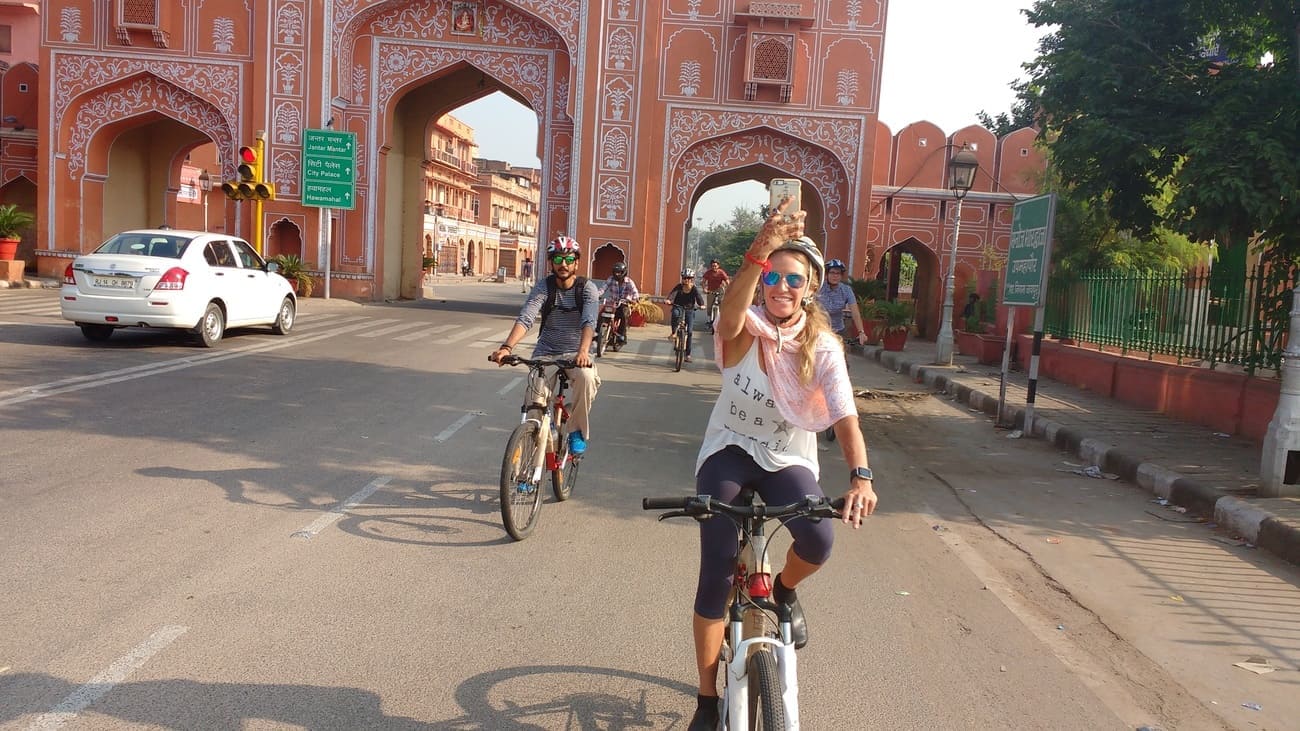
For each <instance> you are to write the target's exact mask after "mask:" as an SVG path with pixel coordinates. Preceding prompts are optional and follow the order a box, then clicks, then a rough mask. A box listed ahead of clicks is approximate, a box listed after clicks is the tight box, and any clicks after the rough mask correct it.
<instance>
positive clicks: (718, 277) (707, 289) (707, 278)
mask: <svg viewBox="0 0 1300 731" xmlns="http://www.w3.org/2000/svg"><path fill="white" fill-rule="evenodd" d="M701 279H703V280H704V294H705V295H706V296H707V297H708V300H709V302H708V304H707V305H705V309H706V311H707V312H708V313H709V328H710V329H712V328H713V306H714V305H715V304H716V303H717V301H718V298H719V297H721V296H722V292H723V290H725V289H726V288H727V285H728V284H731V277H730V276H728V275H727V270H726V269H723V268H722V265H721V264H719V263H718V260H717V259H713V260H711V261H710V262H709V268H708V269H705V270H704V274H702V275H701Z"/></svg>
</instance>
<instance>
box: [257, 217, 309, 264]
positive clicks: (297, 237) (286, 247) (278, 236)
mask: <svg viewBox="0 0 1300 731" xmlns="http://www.w3.org/2000/svg"><path fill="white" fill-rule="evenodd" d="M280 254H288V255H292V256H296V257H298V258H300V259H301V258H302V228H301V227H299V226H298V225H296V224H294V223H292V222H291V221H289V219H287V218H281V219H280V220H278V221H276V222H275V223H273V224H271V230H270V233H269V234H268V235H267V237H266V256H267V258H270V257H273V256H279V255H280Z"/></svg>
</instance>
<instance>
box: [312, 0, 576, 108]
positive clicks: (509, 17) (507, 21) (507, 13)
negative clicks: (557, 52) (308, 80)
mask: <svg viewBox="0 0 1300 731" xmlns="http://www.w3.org/2000/svg"><path fill="white" fill-rule="evenodd" d="M585 1H586V0H510V2H511V4H512V5H513V6H516V7H518V8H519V9H520V10H522V11H524V12H525V13H530V14H531V17H530V16H528V15H524V14H521V13H519V12H516V11H515V10H514V8H510V7H504V6H502V7H498V6H495V5H493V6H490V7H488V8H487V9H485V13H484V15H483V16H482V17H481V18H480V24H481V28H482V31H483V34H484V35H483V36H482V37H483V39H484V40H490V41H491V42H493V43H496V44H500V45H507V44H508V45H512V46H515V47H519V48H538V47H541V46H539V45H537V44H536V43H535V41H537V40H538V39H544V40H545V41H546V43H545V46H547V47H549V46H551V45H552V44H554V43H556V38H557V37H558V39H559V43H561V44H562V45H563V47H564V48H565V50H567V51H568V53H569V55H570V56H572V57H574V58H580V57H581V54H580V50H581V47H580V45H579V37H580V32H581V27H582V25H583V24H584V23H585V22H586V7H585ZM408 11H410V12H412V13H413V15H412V18H413V20H412V22H416V23H417V24H420V23H427V24H428V27H431V28H439V27H440V24H441V27H442V28H444V29H445V28H446V25H447V24H446V20H445V19H446V18H448V17H450V12H449V0H432V1H431V2H428V3H426V4H422V5H419V6H415V5H413V4H412V3H411V2H410V0H380V1H379V2H375V0H335V3H334V17H335V19H336V22H335V23H334V30H333V32H334V49H335V52H336V53H335V57H336V58H337V59H338V61H337V63H339V64H340V66H341V67H343V68H348V67H349V66H353V67H355V66H356V62H355V60H354V56H355V53H356V50H355V49H356V41H357V37H358V36H360V35H365V34H367V33H369V32H370V28H371V27H372V26H371V23H372V22H375V21H376V20H379V19H385V18H387V17H388V16H391V15H398V16H400V15H402V14H403V13H406V12H408ZM488 11H490V12H488ZM414 18H419V19H421V20H418V21H416V20H414ZM379 22H385V23H386V22H390V21H388V20H379ZM543 28H548V29H549V30H548V31H545V32H543V30H542V29H543ZM437 35H438V36H442V35H443V31H439V33H438V34H437ZM410 37H412V38H419V39H420V40H422V41H429V40H434V38H432V37H430V36H424V35H419V34H414V33H412V34H410ZM525 39H531V40H525ZM461 40H463V39H461ZM358 81H359V79H358V78H357V77H356V75H355V74H354V75H352V76H350V77H349V76H348V75H341V76H340V79H339V83H340V88H339V95H340V96H343V97H347V98H352V99H361V98H362V97H363V96H364V95H365V91H364V90H362V89H358V88H356V87H355V86H354V85H355V84H356V83H357V82H358ZM344 84H347V85H349V86H344ZM357 103H360V102H357Z"/></svg>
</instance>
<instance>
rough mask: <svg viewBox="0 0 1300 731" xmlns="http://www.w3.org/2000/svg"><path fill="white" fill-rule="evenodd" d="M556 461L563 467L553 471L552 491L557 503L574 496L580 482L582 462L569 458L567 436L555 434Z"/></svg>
mask: <svg viewBox="0 0 1300 731" xmlns="http://www.w3.org/2000/svg"><path fill="white" fill-rule="evenodd" d="M554 438H555V461H556V463H557V464H560V465H563V466H562V467H560V468H559V469H554V470H551V489H552V490H553V491H554V492H555V500H556V502H561V503H562V502H564V501H565V500H568V499H569V496H571V495H573V486H574V485H575V484H577V482H578V465H579V464H581V460H576V459H573V458H572V457H570V456H569V438H568V435H567V434H560V433H558V431H557V433H555V434H554Z"/></svg>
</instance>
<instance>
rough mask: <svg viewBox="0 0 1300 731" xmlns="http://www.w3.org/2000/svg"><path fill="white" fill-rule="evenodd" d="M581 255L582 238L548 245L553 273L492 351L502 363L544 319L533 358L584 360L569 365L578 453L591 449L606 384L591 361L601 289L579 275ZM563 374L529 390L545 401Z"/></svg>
mask: <svg viewBox="0 0 1300 731" xmlns="http://www.w3.org/2000/svg"><path fill="white" fill-rule="evenodd" d="M581 258H582V250H581V248H580V247H579V246H578V242H577V241H576V240H574V239H571V238H569V237H568V236H557V237H555V238H554V239H552V240H551V242H550V243H549V244H547V245H546V259H547V261H548V262H549V263H550V266H551V274H550V276H547V277H543V278H541V279H539V280H538V281H537V283H536V284H535V285H533V288H532V290H531V291H530V292H529V293H528V297H527V298H526V299H525V300H524V306H523V308H522V309H521V310H520V311H519V317H518V318H516V319H515V324H514V326H513V327H511V328H510V334H509V335H507V336H506V340H505V342H503V343H501V346H500V347H499V348H497V349H496V351H495V352H493V353H492V355H490V356H488V358H489V360H491V361H493V362H494V363H501V359H502V358H504V357H505V356H507V355H510V354H511V353H512V352H514V349H515V346H516V345H518V344H519V341H520V340H523V339H524V335H525V334H526V333H527V332H528V329H529V328H531V327H532V326H533V323H534V322H536V321H537V319H538V318H539V317H540V318H541V321H542V323H541V331H540V332H539V333H538V335H537V346H536V347H535V348H533V357H534V358H543V357H552V358H565V359H570V360H573V361H574V362H576V363H577V364H578V367H577V368H570V369H568V377H569V383H570V384H571V386H572V388H573V396H572V399H570V400H569V401H568V404H569V409H570V410H569V451H570V452H572V453H573V454H574V456H582V454H583V453H585V452H586V451H587V442H588V441H589V440H590V439H591V418H590V415H591V407H592V405H593V404H595V403H596V391H597V390H599V388H600V375H599V374H597V372H596V365H595V363H593V362H592V360H591V341H592V338H593V337H594V336H595V328H596V312H597V310H598V309H599V302H600V292H599V290H597V289H596V285H595V283H594V282H592V281H590V280H588V279H587V278H586V277H579V276H578V260H579V259H581ZM557 378H558V376H554V375H553V376H551V378H550V379H548V382H547V383H546V385H545V388H536V389H535V388H534V387H533V385H532V384H530V386H529V389H528V393H529V394H540V395H541V398H542V401H543V403H545V402H546V401H547V400H549V399H550V393H551V392H552V391H554V389H555V380H556V379H557Z"/></svg>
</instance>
